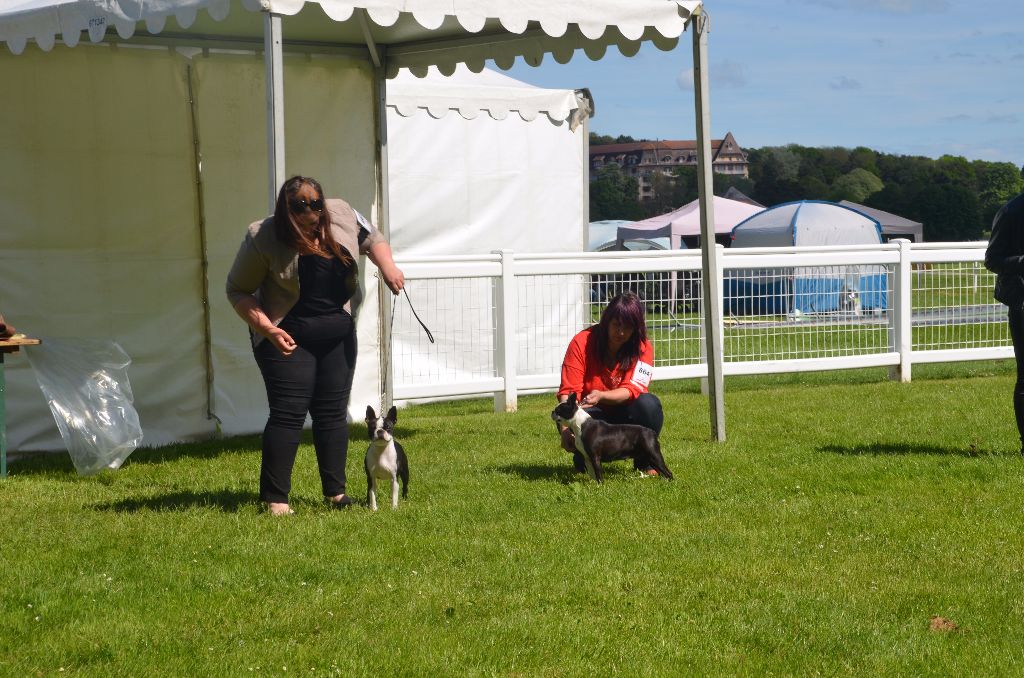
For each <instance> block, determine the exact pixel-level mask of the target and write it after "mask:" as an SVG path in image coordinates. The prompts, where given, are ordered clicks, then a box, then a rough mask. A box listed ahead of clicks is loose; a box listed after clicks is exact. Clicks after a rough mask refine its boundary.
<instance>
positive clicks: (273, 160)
mask: <svg viewBox="0 0 1024 678" xmlns="http://www.w3.org/2000/svg"><path fill="white" fill-rule="evenodd" d="M282 54H283V49H282V46H281V15H280V14H271V13H270V12H267V13H266V14H264V15H263V63H264V68H263V72H264V74H265V76H266V96H267V175H268V176H267V180H268V182H269V184H270V186H269V189H270V190H269V191H268V195H269V204H270V210H269V211H270V212H273V211H274V204H275V203H276V202H277V191H278V189H279V188H280V187H281V185H282V184H284V181H285V176H284V59H283V57H282Z"/></svg>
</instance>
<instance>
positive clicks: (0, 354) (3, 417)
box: [0, 334, 40, 479]
mask: <svg viewBox="0 0 1024 678" xmlns="http://www.w3.org/2000/svg"><path fill="white" fill-rule="evenodd" d="M39 343H40V341H39V340H38V339H30V338H28V337H26V336H25V335H23V334H15V335H14V336H13V337H11V338H10V339H0V479H3V478H6V477H7V398H6V394H7V381H6V380H5V378H4V356H5V355H6V354H8V353H17V352H18V350H19V349H20V348H21V347H22V346H35V345H37V344H39Z"/></svg>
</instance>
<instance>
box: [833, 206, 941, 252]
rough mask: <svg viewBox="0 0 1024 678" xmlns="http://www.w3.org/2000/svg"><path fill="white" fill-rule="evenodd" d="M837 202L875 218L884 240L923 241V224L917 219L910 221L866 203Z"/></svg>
mask: <svg viewBox="0 0 1024 678" xmlns="http://www.w3.org/2000/svg"><path fill="white" fill-rule="evenodd" d="M839 204H840V205H842V206H843V207H849V208H850V209H852V210H857V211H858V212H860V213H861V214H864V215H867V216H869V217H871V218H872V219H874V220H876V221H877V222H878V223H879V224H881V226H882V238H883V239H884V240H889V239H891V238H909V239H910V240H912V241H914V242H923V241H924V224H922V223H921V222H919V221H911V220H910V219H905V218H903V217H901V216H899V215H898V214H893V213H892V212H886V211H884V210H879V209H875V208H874V207H868V206H867V205H860V204H858V203H855V202H850V201H849V200H840V201H839Z"/></svg>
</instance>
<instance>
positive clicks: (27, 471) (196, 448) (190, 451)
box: [10, 435, 260, 476]
mask: <svg viewBox="0 0 1024 678" xmlns="http://www.w3.org/2000/svg"><path fill="white" fill-rule="evenodd" d="M259 451H260V437H259V436H254V435H248V436H235V437H231V438H217V439H214V440H205V441H200V442H189V443H175V444H172V445H164V446H162V447H141V448H139V449H137V450H135V451H134V452H132V454H131V456H130V457H128V459H127V460H126V461H125V462H124V464H123V466H122V468H127V467H129V466H133V465H136V464H163V463H166V462H173V461H177V460H179V459H197V458H198V459H212V458H215V457H218V456H220V455H222V454H237V453H246V452H252V453H255V454H259ZM10 471H11V474H12V475H15V474H17V475H50V476H56V475H61V474H65V473H66V474H71V475H77V474H76V472H75V467H74V464H72V463H71V457H70V455H68V453H67V452H66V451H63V450H62V451H59V452H32V453H27V454H24V455H19V456H18V459H17V460H16V461H14V462H13V463H12V464H11V466H10ZM101 475H102V473H101Z"/></svg>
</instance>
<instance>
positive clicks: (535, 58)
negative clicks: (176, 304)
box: [0, 0, 701, 77]
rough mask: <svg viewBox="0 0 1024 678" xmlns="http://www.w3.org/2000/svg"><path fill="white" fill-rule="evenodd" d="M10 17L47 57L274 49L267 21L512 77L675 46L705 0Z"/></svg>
mask: <svg viewBox="0 0 1024 678" xmlns="http://www.w3.org/2000/svg"><path fill="white" fill-rule="evenodd" d="M4 4H5V6H4V7H2V8H0V41H2V42H6V43H7V46H8V48H9V49H10V50H11V51H12V52H14V53H15V54H19V53H21V52H22V51H23V50H24V49H25V46H26V44H27V43H28V41H30V40H32V41H35V42H36V43H37V44H38V45H39V47H40V48H42V49H43V50H44V51H49V50H50V49H52V48H53V46H54V44H55V43H56V41H57V38H58V36H60V39H61V41H63V42H64V43H65V44H66V45H68V46H74V45H76V44H78V42H79V41H80V40H81V38H82V34H83V33H85V34H86V36H87V38H88V40H90V41H91V42H100V41H102V40H104V39H105V38H107V39H116V38H115V37H114V36H113V35H110V29H113V30H114V31H116V35H117V36H118V37H119V38H120V39H122V40H127V39H129V38H133V36H134V40H135V41H137V42H138V41H141V40H140V38H141V36H137V35H136V32H137V30H138V29H139V24H143V25H144V28H145V31H147V32H148V33H150V34H152V35H157V34H163V35H165V36H166V37H168V38H171V39H175V40H182V41H184V42H188V43H191V44H194V43H195V42H196V40H197V39H198V40H214V41H218V40H220V41H235V42H240V43H245V42H257V43H262V40H263V31H264V27H263V17H262V13H270V14H277V15H281V16H282V17H283V18H284V21H283V27H282V33H283V37H284V41H285V46H286V47H288V45H289V43H292V44H293V45H305V46H306V47H316V46H320V47H324V46H335V47H337V46H350V47H353V48H356V49H358V50H361V51H362V53H363V54H364V55H365V54H367V52H366V50H367V46H368V45H373V46H375V47H376V48H379V49H380V51H381V52H382V54H381V55H374V56H375V58H379V56H385V57H386V59H385V61H386V63H387V69H388V75H389V76H391V77H393V76H394V75H397V73H398V70H399V69H400V68H410V69H412V70H413V72H414V73H416V75H419V76H422V75H424V74H425V73H426V68H427V67H428V66H438V67H440V68H441V70H442V71H443V72H444V73H446V74H449V73H451V72H453V71H454V68H455V65H456V64H458V63H467V64H469V66H470V68H471V69H472V70H473V71H475V72H479V71H480V70H482V69H483V67H484V62H485V61H486V60H488V59H494V61H495V63H496V64H497V65H498V66H499V67H501V68H503V69H507V68H510V67H511V66H512V64H513V63H514V61H515V59H516V58H517V57H521V58H524V59H526V61H527V62H528V63H530V64H533V65H536V64H539V63H540V61H541V60H542V58H543V56H544V55H545V54H549V53H551V54H554V56H555V58H556V59H557V60H558V61H559V62H561V63H565V62H566V61H568V60H569V59H570V58H571V57H572V55H573V52H574V51H575V50H577V49H583V50H584V51H585V52H586V54H587V56H589V57H590V58H592V59H599V58H601V56H603V55H604V53H605V50H606V49H607V48H608V47H610V46H613V45H614V46H616V47H617V48H618V49H619V51H621V52H622V53H623V54H625V55H626V56H632V55H633V54H635V53H636V52H637V51H638V50H639V48H640V45H641V44H642V43H643V42H646V41H651V42H653V43H654V44H655V45H657V46H658V47H659V48H661V49H665V50H669V49H672V48H673V47H675V45H676V43H677V41H678V38H679V35H680V34H681V33H682V32H683V30H684V29H685V27H686V23H687V21H688V20H689V18H690V15H691V14H692V13H693V12H694V11H695V10H696V9H697V8H698V7H699V6H700V4H701V3H700V1H699V0H631V1H630V2H629V3H623V2H618V1H616V0H588V2H585V3H581V2H578V1H576V0H550V1H545V2H506V1H505V0H454V1H453V0H416V1H415V2H410V1H409V0H373V1H372V2H370V1H368V0H308V1H307V0H148V1H147V2H140V1H139V0H15V1H14V2H13V3H11V2H8V3H4Z"/></svg>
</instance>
